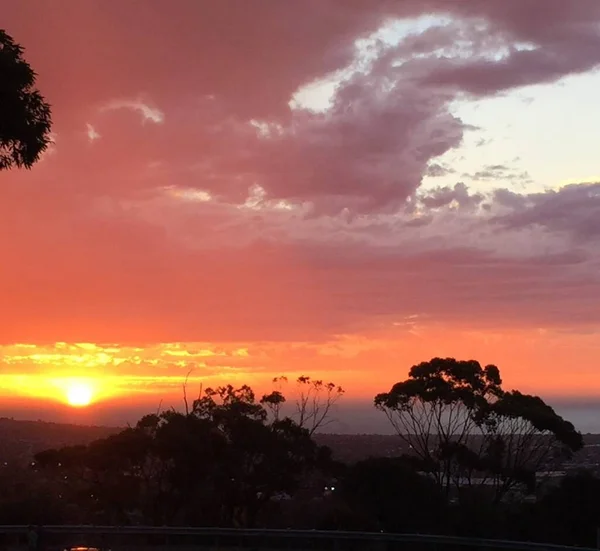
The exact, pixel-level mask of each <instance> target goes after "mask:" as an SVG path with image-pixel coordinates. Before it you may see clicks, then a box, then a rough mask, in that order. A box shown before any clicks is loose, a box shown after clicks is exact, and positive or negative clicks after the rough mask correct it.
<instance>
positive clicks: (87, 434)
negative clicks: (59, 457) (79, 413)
mask: <svg viewBox="0 0 600 551" xmlns="http://www.w3.org/2000/svg"><path fill="white" fill-rule="evenodd" d="M119 430H120V429H119V428H117V427H95V426H83V425H67V424H62V423H47V422H45V421H17V420H15V419H7V418H4V417H2V418H0V462H1V463H11V464H12V463H14V462H17V463H23V464H24V463H27V462H29V461H31V458H32V457H33V456H34V455H35V454H36V453H37V452H39V451H42V450H46V449H48V448H57V447H62V446H70V445H78V444H88V443H89V442H92V441H93V440H97V439H99V438H105V437H106V436H109V435H110V434H114V433H115V432H118V431H119Z"/></svg>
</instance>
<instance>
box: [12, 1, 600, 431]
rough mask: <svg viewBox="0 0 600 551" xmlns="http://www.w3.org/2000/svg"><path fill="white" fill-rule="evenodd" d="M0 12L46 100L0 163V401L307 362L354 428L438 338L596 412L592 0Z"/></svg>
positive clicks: (177, 400) (122, 398)
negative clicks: (42, 138) (37, 123)
mask: <svg viewBox="0 0 600 551" xmlns="http://www.w3.org/2000/svg"><path fill="white" fill-rule="evenodd" d="M0 13H2V20H1V22H0V26H2V28H5V29H6V31H7V32H8V33H9V34H11V35H12V36H13V37H14V39H15V40H16V41H17V42H19V43H20V44H22V45H23V46H24V47H25V57H26V59H27V60H28V61H29V62H30V63H31V65H32V67H33V68H34V69H35V70H36V71H37V73H38V87H39V88H40V90H41V92H42V93H43V94H44V95H45V97H46V99H47V100H48V101H49V102H50V103H51V104H52V106H53V120H54V127H53V139H54V144H53V145H52V146H51V147H50V149H49V150H48V151H47V152H46V153H45V154H44V156H43V158H42V159H41V161H40V162H39V163H38V164H37V165H36V166H35V167H34V168H33V169H32V170H31V171H14V170H13V171H10V172H8V171H7V172H1V173H0V255H1V260H2V268H1V269H0V304H1V305H2V306H1V310H2V316H1V317H0V339H1V341H0V343H1V347H0V370H1V371H0V373H1V376H0V396H1V397H0V415H2V414H4V415H14V416H15V417H34V418H37V417H44V418H49V419H61V420H65V419H68V420H71V421H74V422H97V423H113V424H114V423H122V422H125V421H134V420H135V419H136V417H137V416H138V415H139V414H140V412H142V413H145V412H146V411H148V410H149V409H151V410H155V409H156V408H157V406H158V404H159V402H160V401H161V400H162V401H163V405H176V406H180V405H181V386H182V381H183V379H184V378H185V376H186V374H187V373H188V372H190V370H192V371H191V375H190V381H189V383H190V386H191V388H192V389H193V390H192V391H193V392H197V390H196V389H197V388H199V385H200V384H203V385H204V386H207V385H214V384H218V383H222V382H232V383H233V384H242V383H249V384H251V385H253V386H255V387H256V388H257V390H265V389H267V387H268V386H269V381H270V379H272V378H273V377H274V376H277V375H280V374H286V375H288V376H289V377H294V376H297V375H299V374H308V375H312V376H314V377H319V378H325V379H327V380H333V381H335V382H336V383H339V384H341V385H343V386H344V387H345V388H346V390H347V395H346V396H345V398H344V404H343V405H342V406H340V409H339V411H338V416H339V419H340V422H339V424H338V425H337V429H339V430H344V431H350V430H357V431H362V430H379V429H378V427H379V425H378V424H377V423H378V421H377V419H379V418H378V417H377V413H376V412H372V411H371V409H372V406H371V405H370V402H371V401H372V397H373V395H374V394H376V393H377V392H382V391H387V390H388V389H389V387H390V386H391V385H392V384H393V383H394V382H396V381H398V380H401V379H403V378H405V377H406V375H407V371H408V369H409V368H410V366H411V365H412V364H414V363H417V362H419V361H422V360H427V359H430V358H432V357H434V356H454V357H457V358H460V359H471V358H473V359H476V360H478V361H480V362H481V363H482V364H489V363H493V364H496V365H498V367H499V368H500V370H501V372H502V375H503V379H504V382H505V386H506V387H508V388H518V389H520V390H523V391H527V392H532V393H536V394H540V395H541V396H542V397H544V398H545V399H546V400H548V401H549V402H550V403H551V404H553V405H555V406H556V407H557V409H558V410H559V411H560V412H561V413H564V414H566V415H568V416H569V418H570V419H571V420H572V421H573V422H574V423H575V424H576V426H578V427H579V428H581V429H582V430H590V431H593V430H596V431H600V365H599V363H600V157H599V155H598V141H599V133H600V130H599V129H600V106H599V104H598V99H597V97H598V90H600V72H598V70H597V68H598V67H599V66H600V1H598V0H577V1H574V2H568V1H566V0H543V1H540V0H519V1H507V0H469V1H458V0H457V1H453V0H418V1H417V0H403V1H400V0H301V1H300V0H290V1H280V0H252V1H248V0H218V1H208V0H206V1H200V0H169V1H166V0H161V1H156V0H143V1H142V0H123V1H118V2H117V1H100V0H98V1H92V0H60V1H59V2H55V1H52V0H35V1H34V0H32V1H30V2H24V1H23V0H0ZM74 385H83V386H84V387H85V388H88V389H91V390H92V396H91V401H92V405H91V406H90V407H88V408H72V407H68V406H67V405H66V402H67V399H68V394H69V389H72V388H73V386H74ZM594 408H597V409H594ZM594 411H597V412H599V413H598V415H597V416H596V414H595V413H593V412H594ZM380 424H381V430H383V428H384V427H385V425H384V420H383V419H382V420H380Z"/></svg>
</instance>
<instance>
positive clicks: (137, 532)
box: [0, 525, 598, 551]
mask: <svg viewBox="0 0 600 551" xmlns="http://www.w3.org/2000/svg"><path fill="white" fill-rule="evenodd" d="M40 529H41V531H42V533H43V534H44V535H55V536H65V537H69V536H70V537H73V536H76V537H84V536H88V537H91V538H93V539H96V538H102V539H104V540H106V539H107V538H109V539H112V537H115V538H116V539H119V537H123V536H133V537H135V536H141V537H143V536H155V537H156V536H162V537H164V541H165V542H167V545H168V544H169V543H168V542H169V539H170V538H169V537H170V536H173V537H177V536H179V537H186V536H187V537H196V538H199V539H201V538H211V539H216V541H218V539H219V538H227V539H231V540H234V541H238V542H242V540H243V541H244V542H245V543H250V542H251V543H250V545H239V547H251V546H252V544H253V543H254V544H255V543H257V542H260V544H262V545H265V544H266V543H267V541H268V540H273V541H282V540H303V541H314V542H316V541H321V542H326V541H329V542H332V543H335V542H343V541H346V542H348V541H352V542H357V543H358V542H363V543H366V542H373V543H377V542H379V543H397V544H399V543H409V544H421V545H426V546H431V547H434V548H436V549H437V548H438V547H439V546H447V547H452V548H454V547H469V548H473V547H474V548H477V549H479V550H483V549H515V550H521V551H598V550H597V549H593V548H587V547H571V546H567V545H554V544H546V543H532V542H522V541H511V540H496V539H483V538H465V537H457V536H441V535H428V534H394V533H387V532H353V531H338V530H288V529H244V528H205V527H179V526H90V525H72V526H66V525H57V526H42V527H40ZM29 530H30V527H28V526H21V525H18V526H0V536H2V535H14V536H17V537H19V536H26V534H27V533H28V532H29ZM147 545H148V547H152V544H147ZM179 545H182V544H179ZM194 545H195V546H198V547H200V546H201V545H199V544H198V542H197V541H195V542H194ZM262 545H261V546H262ZM265 546H266V547H269V546H268V545H265Z"/></svg>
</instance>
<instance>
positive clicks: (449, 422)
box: [375, 358, 582, 500]
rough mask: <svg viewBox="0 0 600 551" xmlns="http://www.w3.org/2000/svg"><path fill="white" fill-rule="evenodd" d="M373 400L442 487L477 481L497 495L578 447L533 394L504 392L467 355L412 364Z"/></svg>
mask: <svg viewBox="0 0 600 551" xmlns="http://www.w3.org/2000/svg"><path fill="white" fill-rule="evenodd" d="M375 406H376V407H377V408H378V409H379V410H381V411H382V412H384V413H385V414H386V416H387V417H388V419H389V420H390V422H391V423H392V425H393V426H394V428H395V430H396V432H397V433H398V435H399V436H400V437H401V438H402V439H403V440H404V441H405V442H406V443H407V444H408V445H409V446H410V449H411V451H412V453H413V454H415V455H416V456H417V457H418V458H419V459H420V460H421V462H422V468H423V470H425V471H427V472H429V473H431V474H432V475H433V477H434V478H435V480H436V481H437V482H438V484H439V485H440V486H441V487H443V488H444V489H445V491H446V492H447V493H449V492H450V490H451V489H452V488H456V489H457V490H458V489H460V488H464V487H465V486H467V487H468V486H473V485H477V484H479V485H482V484H485V485H486V487H489V488H491V489H492V490H493V494H494V499H496V500H500V499H501V498H502V497H503V496H504V495H505V494H506V493H507V492H509V491H511V490H513V489H514V488H516V487H521V488H522V487H525V488H529V489H531V487H532V486H533V484H534V482H535V475H536V473H537V472H538V471H543V470H547V469H549V468H550V467H551V466H552V465H553V462H555V461H556V460H559V459H564V458H566V457H569V456H570V454H572V452H574V451H576V450H578V449H579V448H580V447H581V446H582V438H581V435H580V434H579V433H578V432H577V431H576V430H575V429H574V427H573V425H572V424H571V423H569V422H568V421H565V420H564V419H563V418H562V417H560V416H559V415H558V414H557V413H556V412H555V411H554V410H553V409H552V408H551V407H550V406H548V405H547V404H546V403H545V402H544V401H543V400H542V399H541V398H539V397H537V396H529V395H525V394H522V393H520V392H518V391H510V392H507V391H505V390H504V389H503V388H502V379H501V377H500V372H499V370H498V368H497V367H496V366H493V365H488V366H486V367H482V366H481V365H480V364H479V363H478V362H476V361H473V360H470V361H457V360H455V359H454V358H434V359H432V360H431V361H429V362H423V363H420V364H418V365H415V366H413V367H412V368H411V369H410V372H409V376H408V379H406V380H404V381H401V382H399V383H396V384H395V385H394V386H393V387H392V389H391V390H390V391H389V392H387V393H382V394H378V395H377V396H376V397H375Z"/></svg>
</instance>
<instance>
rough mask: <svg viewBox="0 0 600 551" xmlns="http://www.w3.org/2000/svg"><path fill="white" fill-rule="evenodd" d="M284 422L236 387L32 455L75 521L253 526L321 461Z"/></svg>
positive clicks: (317, 450)
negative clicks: (186, 407)
mask: <svg viewBox="0 0 600 551" xmlns="http://www.w3.org/2000/svg"><path fill="white" fill-rule="evenodd" d="M326 452H327V450H326V449H323V448H321V447H319V446H317V444H316V443H315V442H314V441H313V440H312V438H311V437H310V434H309V432H308V430H306V429H304V428H302V427H300V426H299V425H298V424H297V423H295V422H294V421H293V420H291V419H289V418H285V419H278V420H275V421H272V422H268V421H267V411H266V409H265V408H264V407H263V405H261V404H260V403H257V402H256V401H255V397H254V392H253V391H252V389H251V388H250V387H248V386H246V385H244V386H242V387H240V388H234V387H233V386H231V385H227V386H222V387H218V388H215V389H211V388H207V389H206V390H205V391H204V393H202V394H201V395H200V397H199V398H198V399H196V400H195V401H194V402H193V405H192V408H191V410H190V411H189V412H187V413H180V412H177V411H173V410H171V411H165V412H163V413H161V414H151V415H146V416H145V417H143V418H142V419H140V421H139V422H138V423H137V424H136V426H135V427H130V428H128V429H126V430H124V431H122V432H120V433H118V434H115V435H112V436H110V437H108V438H106V439H103V440H98V441H95V442H92V443H91V444H89V445H88V446H79V447H72V448H63V449H61V450H50V451H46V452H42V453H40V454H38V455H37V456H36V462H37V465H38V468H40V469H44V470H45V471H46V472H47V473H48V474H49V475H55V478H56V480H57V482H58V483H60V484H61V485H63V486H66V487H68V488H67V489H68V490H69V491H68V492H67V491H65V494H68V499H70V500H71V502H73V503H77V504H79V505H80V506H81V508H82V509H85V510H86V515H84V517H85V519H86V520H87V521H88V522H89V521H91V520H93V521H95V522H98V521H101V520H104V521H105V522H109V523H121V524H122V523H127V522H130V521H131V520H132V518H133V516H141V519H142V520H143V521H144V522H146V523H149V524H154V525H162V524H174V523H176V524H186V525H212V526H237V527H248V526H255V525H256V523H257V522H258V519H259V517H260V514H261V513H262V512H263V511H264V510H265V508H266V506H267V505H268V504H269V502H270V501H271V500H272V498H274V497H275V496H277V495H278V494H289V495H293V494H294V493H295V492H296V491H297V490H298V488H299V487H300V486H301V484H303V483H304V481H305V480H307V479H308V478H309V475H310V474H311V473H313V472H316V471H318V470H319V469H321V468H325V467H326V466H327V462H328V461H331V458H330V455H329V454H327V453H326Z"/></svg>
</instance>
